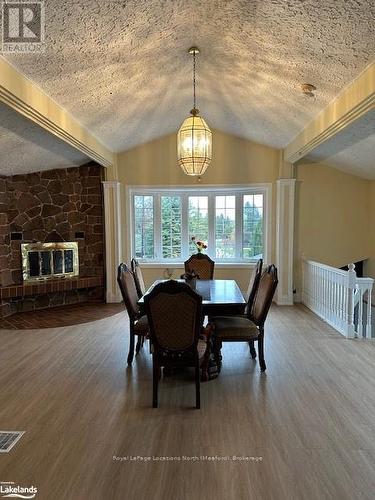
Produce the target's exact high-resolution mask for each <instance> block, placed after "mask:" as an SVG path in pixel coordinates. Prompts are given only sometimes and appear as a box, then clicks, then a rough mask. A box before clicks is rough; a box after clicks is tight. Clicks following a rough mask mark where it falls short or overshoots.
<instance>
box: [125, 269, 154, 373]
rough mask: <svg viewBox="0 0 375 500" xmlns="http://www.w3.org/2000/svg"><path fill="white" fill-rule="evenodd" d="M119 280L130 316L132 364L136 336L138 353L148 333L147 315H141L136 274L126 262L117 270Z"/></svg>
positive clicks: (130, 355) (129, 362)
mask: <svg viewBox="0 0 375 500" xmlns="http://www.w3.org/2000/svg"><path fill="white" fill-rule="evenodd" d="M117 282H118V285H119V287H120V291H121V295H122V298H123V300H124V302H125V306H126V309H127V312H128V316H129V327H130V344H129V354H128V365H131V364H132V361H133V357H134V343H135V336H136V335H137V336H138V340H137V346H136V354H138V353H139V351H140V349H141V347H142V346H143V343H144V339H145V337H146V335H147V334H148V330H149V327H148V322H147V316H146V315H144V316H142V315H141V312H140V309H139V306H138V293H137V289H136V286H135V281H134V276H133V273H132V272H131V270H130V269H129V268H128V266H127V265H126V264H120V265H119V267H118V271H117Z"/></svg>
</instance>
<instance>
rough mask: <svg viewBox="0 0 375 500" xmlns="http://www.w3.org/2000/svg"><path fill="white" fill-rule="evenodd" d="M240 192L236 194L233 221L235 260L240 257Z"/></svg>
mask: <svg viewBox="0 0 375 500" xmlns="http://www.w3.org/2000/svg"><path fill="white" fill-rule="evenodd" d="M242 204H243V202H242V194H236V205H235V206H236V221H235V237H236V260H238V261H240V260H241V259H242Z"/></svg>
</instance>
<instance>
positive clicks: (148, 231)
mask: <svg viewBox="0 0 375 500" xmlns="http://www.w3.org/2000/svg"><path fill="white" fill-rule="evenodd" d="M134 250H135V256H136V257H138V258H141V259H152V258H153V257H154V198H153V196H134Z"/></svg>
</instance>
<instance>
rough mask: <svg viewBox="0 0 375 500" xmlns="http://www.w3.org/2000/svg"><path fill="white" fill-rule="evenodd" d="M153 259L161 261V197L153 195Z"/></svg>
mask: <svg viewBox="0 0 375 500" xmlns="http://www.w3.org/2000/svg"><path fill="white" fill-rule="evenodd" d="M154 211H155V212H154V248H155V252H154V259H156V260H158V261H161V260H162V259H163V254H162V246H161V195H160V194H155V195H154Z"/></svg>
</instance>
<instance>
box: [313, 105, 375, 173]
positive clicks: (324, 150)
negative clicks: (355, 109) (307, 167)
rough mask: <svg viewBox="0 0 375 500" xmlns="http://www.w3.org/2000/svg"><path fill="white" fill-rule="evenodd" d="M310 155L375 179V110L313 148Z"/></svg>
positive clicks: (314, 159)
mask: <svg viewBox="0 0 375 500" xmlns="http://www.w3.org/2000/svg"><path fill="white" fill-rule="evenodd" d="M307 159H308V160H312V161H321V162H324V163H327V164H328V165H332V166H333V167H336V168H338V169H340V170H343V171H344V172H347V173H349V174H354V175H358V176H360V177H364V178H366V179H373V180H375V110H373V111H370V112H368V113H367V114H366V115H364V116H363V117H361V118H360V119H358V120H357V121H356V122H355V123H353V124H352V125H349V126H347V127H346V128H345V129H343V130H342V131H341V132H339V133H337V134H336V135H335V136H334V137H333V138H332V139H329V140H328V141H326V142H325V143H323V144H322V145H321V146H319V147H318V148H316V149H314V150H313V151H312V152H311V153H310V154H309V155H308V156H307Z"/></svg>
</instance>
